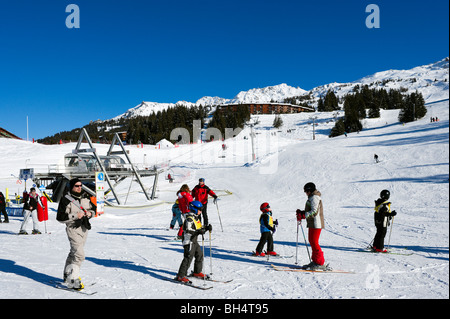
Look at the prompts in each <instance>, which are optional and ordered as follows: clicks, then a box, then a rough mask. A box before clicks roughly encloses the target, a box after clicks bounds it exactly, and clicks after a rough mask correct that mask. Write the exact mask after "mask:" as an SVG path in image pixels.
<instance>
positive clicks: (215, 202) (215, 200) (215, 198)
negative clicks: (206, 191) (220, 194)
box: [213, 196, 217, 204]
mask: <svg viewBox="0 0 450 319" xmlns="http://www.w3.org/2000/svg"><path fill="white" fill-rule="evenodd" d="M213 203H214V204H217V196H214V200H213Z"/></svg>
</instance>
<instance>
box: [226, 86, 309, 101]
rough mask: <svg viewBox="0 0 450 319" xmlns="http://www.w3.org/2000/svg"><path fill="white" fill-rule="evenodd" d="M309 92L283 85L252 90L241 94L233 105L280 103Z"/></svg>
mask: <svg viewBox="0 0 450 319" xmlns="http://www.w3.org/2000/svg"><path fill="white" fill-rule="evenodd" d="M306 92H307V91H306V90H303V89H301V88H299V87H297V88H294V87H292V86H289V85H287V84H286V83H282V84H279V85H275V86H268V87H265V88H262V89H260V88H258V89H251V90H249V91H243V92H240V93H239V94H238V95H236V97H235V98H234V99H232V100H231V101H230V102H231V103H268V102H280V101H283V100H284V99H285V98H288V97H293V96H300V95H303V94H305V93H306Z"/></svg>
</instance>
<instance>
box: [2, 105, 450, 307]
mask: <svg viewBox="0 0 450 319" xmlns="http://www.w3.org/2000/svg"><path fill="white" fill-rule="evenodd" d="M397 112H398V111H397ZM316 115H317V117H318V120H317V124H318V125H317V126H316V130H315V131H316V134H317V135H316V140H315V141H313V140H312V125H311V124H308V123H309V121H310V120H309V118H308V117H307V116H310V115H304V114H303V115H300V114H295V115H283V121H284V126H283V127H282V128H281V129H280V130H274V129H272V128H271V122H272V121H273V116H272V115H267V116H266V115H264V116H260V117H259V120H260V123H259V124H258V125H257V126H256V127H255V133H256V139H255V150H256V155H257V160H256V161H255V162H251V146H250V139H249V138H245V137H246V136H247V137H248V134H249V131H248V129H245V130H244V131H243V132H242V133H241V134H240V135H239V136H237V137H236V138H234V139H232V140H228V141H227V142H226V144H227V150H226V151H225V152H224V151H222V143H221V142H212V143H207V144H194V145H186V146H180V147H177V148H166V149H160V150H157V149H155V148H154V147H151V146H147V145H146V146H145V147H144V148H143V149H141V148H136V147H132V146H128V147H127V148H128V149H129V151H130V157H131V158H132V160H133V161H134V162H136V163H137V164H138V165H144V164H145V165H151V164H156V165H158V166H159V167H162V168H167V171H166V173H167V172H170V173H171V174H172V176H174V178H175V181H174V183H172V184H170V183H168V181H167V180H165V176H164V175H161V176H160V181H159V189H158V192H157V195H158V199H157V200H155V201H153V202H146V201H145V200H143V195H142V194H140V193H139V192H140V188H139V186H138V185H137V184H136V183H135V182H133V183H131V184H130V181H128V182H127V181H125V182H123V183H122V184H120V185H119V186H118V189H117V190H118V193H119V194H120V196H123V197H126V196H127V192H128V190H129V189H130V190H131V192H130V194H129V197H128V202H127V204H128V205H129V206H130V207H128V208H112V207H107V208H106V213H105V215H103V216H102V217H99V218H96V219H94V220H92V226H93V227H92V230H91V232H90V234H89V237H88V240H87V244H86V247H85V252H86V256H87V257H86V261H85V262H84V264H83V266H82V269H81V276H82V279H83V281H84V282H85V283H86V284H87V285H89V284H91V283H95V285H94V286H92V287H88V288H87V289H86V292H89V291H91V292H92V291H96V292H97V293H96V294H95V295H94V296H85V295H81V294H77V293H72V292H67V291H64V290H58V289H55V288H53V286H52V285H51V284H50V283H49V282H50V281H52V280H58V279H60V278H61V276H62V270H63V266H64V261H65V258H66V256H67V253H68V250H69V244H68V241H67V238H66V233H65V229H64V226H63V225H62V224H59V223H58V222H57V221H56V220H55V215H56V214H55V212H56V209H57V204H50V209H51V211H50V220H49V221H48V222H47V224H46V227H47V230H48V232H51V233H49V234H42V235H37V236H17V232H18V230H19V227H20V223H21V220H22V218H19V217H11V218H10V223H9V224H0V251H1V254H0V287H1V288H2V289H1V290H0V297H1V298H2V299H5V298H67V299H74V298H89V299H92V298H105V299H106V298H177V299H178V298H183V299H187V298H194V299H208V298H218V299H226V298H257V299H273V298H286V299H296V298H315V299H317V298H319V299H320V298H323V299H334V298H362V299H366V298H394V299H397V298H408V299H413V298H439V299H440V298H449V148H448V147H449V104H448V100H447V101H444V102H439V103H431V104H429V105H428V114H427V118H425V119H422V120H419V121H417V122H414V123H408V124H406V125H404V126H403V125H401V124H400V123H398V122H397V121H396V116H397V114H395V111H388V112H383V113H382V118H380V119H374V120H367V122H366V123H365V126H366V129H365V130H363V131H361V132H360V133H359V134H356V133H352V134H349V135H348V137H347V138H346V137H344V136H342V137H337V138H333V139H329V138H327V135H328V132H329V129H330V127H331V126H332V125H333V122H332V120H333V115H332V114H331V113H317V114H316ZM302 116H303V117H302ZM431 116H433V117H439V119H440V121H439V122H434V123H430V121H429V117H431ZM288 130H289V131H290V132H288ZM74 146H75V145H74V144H67V145H53V146H43V145H37V144H31V143H28V142H24V141H14V140H7V139H0V153H1V154H3V158H2V161H0V190H2V191H3V192H5V188H6V187H9V188H10V192H11V193H14V192H21V191H22V190H23V184H22V185H19V184H16V180H17V179H16V177H14V176H12V174H14V175H16V176H17V175H18V172H19V169H20V168H23V167H25V166H28V167H35V168H36V169H41V170H45V169H48V165H49V164H53V163H58V162H59V160H60V159H61V157H62V156H63V155H64V154H65V153H69V152H70V151H71V150H72V149H73V148H74ZM96 147H98V149H99V152H100V153H101V154H104V153H106V151H107V148H108V146H103V145H98V146H96ZM375 153H376V154H378V156H379V158H380V160H381V162H380V163H378V164H375V163H374V161H373V155H374V154H375ZM200 177H203V178H205V179H206V184H207V185H209V186H210V187H211V188H212V189H214V190H215V191H216V193H217V194H218V195H219V199H220V200H219V202H218V205H219V206H218V207H219V209H220V216H221V220H222V222H223V229H224V232H222V231H221V227H220V223H219V218H218V211H217V209H216V207H215V206H214V205H213V204H212V202H210V205H209V207H208V213H209V216H210V222H211V223H212V225H213V227H214V229H213V233H212V238H213V241H212V243H211V246H212V256H213V259H212V267H213V268H212V270H211V269H210V259H209V255H210V250H209V243H205V254H206V258H205V263H204V267H205V268H204V270H205V272H206V273H210V272H211V271H212V273H213V277H215V278H216V279H234V280H233V281H232V282H231V283H228V284H222V283H207V285H210V284H211V285H213V286H214V288H213V289H211V290H208V291H201V290H196V289H192V288H190V287H184V286H180V285H178V284H175V283H172V282H168V281H166V280H165V279H167V278H172V277H174V276H175V275H176V273H177V271H178V267H179V265H180V263H181V260H182V258H183V248H182V246H181V244H180V243H179V242H173V241H170V239H171V238H173V237H174V236H175V235H176V231H173V230H172V231H168V230H167V228H168V226H169V223H170V220H171V218H172V213H171V204H172V203H173V201H174V200H175V198H176V196H175V194H176V191H177V190H178V189H179V188H180V186H181V185H182V184H185V183H186V184H188V185H189V186H190V187H191V188H193V187H194V186H195V185H196V184H197V182H198V179H199V178H200ZM310 181H312V182H314V183H315V184H316V185H317V187H318V189H319V190H320V191H321V192H322V195H323V196H322V199H323V203H324V209H325V211H324V213H325V219H326V229H325V230H324V231H323V232H322V235H321V241H320V242H321V245H322V249H323V251H324V255H325V259H326V262H328V263H329V264H330V266H331V267H333V268H336V269H343V270H351V271H354V272H355V274H332V273H330V274H314V273H286V272H276V271H274V270H272V269H271V267H270V264H272V263H273V264H276V265H293V264H294V263H295V255H296V233H297V228H296V219H295V210H296V209H297V208H303V207H304V204H305V201H306V197H305V194H304V193H303V185H304V184H305V183H306V182H310ZM144 183H145V184H146V185H147V186H150V185H151V184H152V179H151V178H145V179H144ZM27 187H30V185H29V184H28V185H27ZM382 189H389V190H390V191H391V200H392V208H393V209H395V210H396V211H397V212H398V215H397V216H396V217H395V220H394V223H393V227H392V236H391V242H390V245H391V247H393V248H404V247H406V248H408V251H409V252H412V253H413V254H412V255H411V256H401V255H385V254H370V253H362V252H358V249H360V248H363V247H365V246H367V245H368V244H369V243H370V242H371V240H372V239H373V236H374V234H375V227H374V224H373V204H374V200H375V199H376V198H377V197H378V195H379V193H380V191H381V190H382ZM266 201H267V202H269V203H270V206H271V207H272V209H273V212H274V218H275V219H278V221H279V227H278V230H277V232H276V233H275V235H274V239H275V250H276V251H277V252H278V253H279V254H281V255H284V256H286V257H287V258H284V259H275V258H271V259H270V260H266V259H265V258H262V259H258V258H255V257H251V256H249V255H248V253H249V252H251V251H252V250H254V249H255V247H256V245H257V243H258V241H259V236H260V234H259V225H258V218H259V215H260V212H259V206H260V204H261V203H262V202H266ZM142 204H147V205H153V206H148V207H140V208H139V207H136V208H132V207H131V206H133V205H136V206H137V205H142ZM30 229H31V222H30V224H29V226H28V230H30ZM40 229H41V231H44V225H43V224H42V223H41V224H40ZM305 232H306V230H305ZM387 240H388V239H387V238H386V242H387ZM200 242H201V240H200ZM298 262H299V263H300V264H306V263H308V262H309V260H308V255H307V252H306V248H305V244H304V242H303V238H302V235H301V231H300V236H299V246H298ZM198 284H199V285H202V284H203V283H202V282H198Z"/></svg>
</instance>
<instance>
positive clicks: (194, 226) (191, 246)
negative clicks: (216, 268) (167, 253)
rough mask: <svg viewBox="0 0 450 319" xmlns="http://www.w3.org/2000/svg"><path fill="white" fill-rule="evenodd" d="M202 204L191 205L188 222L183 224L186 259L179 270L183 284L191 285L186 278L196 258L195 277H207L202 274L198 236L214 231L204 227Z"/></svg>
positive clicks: (179, 276) (201, 257)
mask: <svg viewBox="0 0 450 319" xmlns="http://www.w3.org/2000/svg"><path fill="white" fill-rule="evenodd" d="M202 206H203V205H202V203H200V202H199V201H193V202H191V203H190V204H189V207H190V211H189V212H188V213H187V214H186V220H185V221H184V224H183V229H184V231H183V237H182V239H183V249H184V258H183V261H182V262H181V265H180V269H179V270H178V274H177V277H176V278H175V279H176V280H178V281H181V282H183V283H189V282H190V280H189V279H188V278H187V277H186V276H187V272H188V269H189V266H190V265H191V263H192V259H194V257H195V262H194V277H197V278H204V277H205V276H206V275H204V274H203V273H202V269H203V251H202V249H201V247H200V245H199V244H198V241H197V237H198V235H203V234H205V233H206V232H207V231H212V226H211V225H208V227H206V228H205V227H203V226H202V223H201V221H200V215H201V213H202Z"/></svg>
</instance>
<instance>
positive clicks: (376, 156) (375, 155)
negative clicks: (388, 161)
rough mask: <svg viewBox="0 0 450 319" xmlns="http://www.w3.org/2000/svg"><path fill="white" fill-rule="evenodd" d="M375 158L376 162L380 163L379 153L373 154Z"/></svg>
mask: <svg viewBox="0 0 450 319" xmlns="http://www.w3.org/2000/svg"><path fill="white" fill-rule="evenodd" d="M373 159H374V160H375V163H379V162H380V161H379V160H378V155H377V154H374V155H373Z"/></svg>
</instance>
